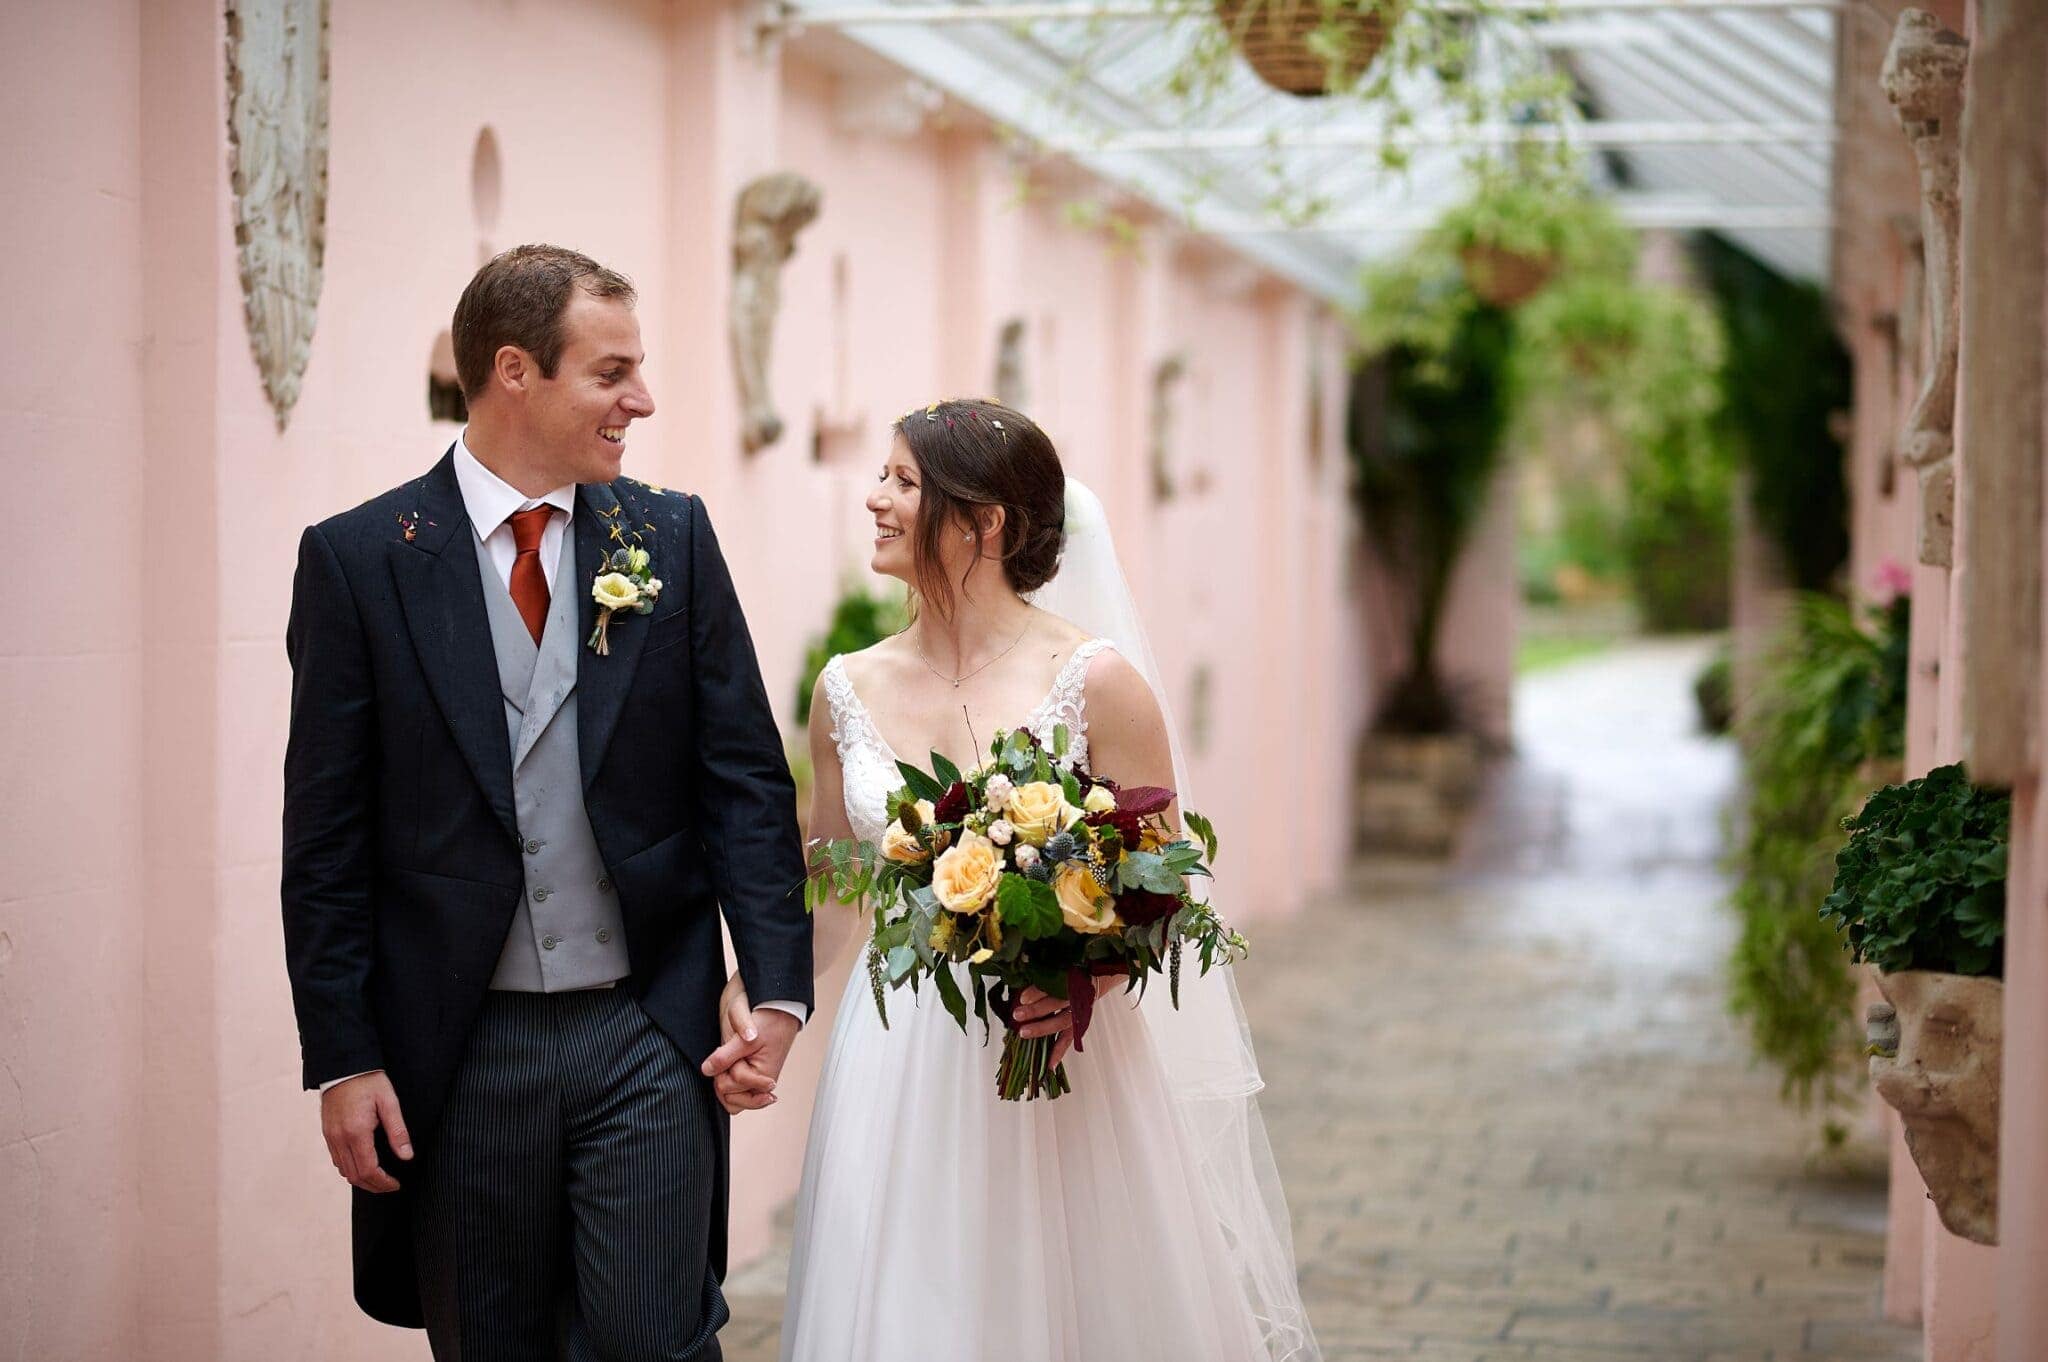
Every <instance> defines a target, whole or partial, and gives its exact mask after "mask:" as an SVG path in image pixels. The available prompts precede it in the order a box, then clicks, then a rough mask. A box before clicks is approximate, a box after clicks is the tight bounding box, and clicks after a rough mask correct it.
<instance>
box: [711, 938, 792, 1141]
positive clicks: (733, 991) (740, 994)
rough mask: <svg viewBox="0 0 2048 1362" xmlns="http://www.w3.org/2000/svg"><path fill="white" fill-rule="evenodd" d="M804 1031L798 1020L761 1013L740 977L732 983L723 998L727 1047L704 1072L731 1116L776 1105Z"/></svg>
mask: <svg viewBox="0 0 2048 1362" xmlns="http://www.w3.org/2000/svg"><path fill="white" fill-rule="evenodd" d="M799 1029H800V1027H799V1025H798V1023H797V1019H796V1018H795V1017H793V1016H791V1015H790V1014H789V1013H787V1012H784V1011H782V1010H781V1009H780V1008H774V1007H764V1008H759V1009H756V1008H755V1007H754V1006H753V1005H752V1004H751V1003H749V1002H748V1000H747V990H746V985H744V984H743V983H741V982H740V976H739V974H738V972H737V971H735V972H734V974H733V976H732V978H730V979H728V980H727V981H726V984H725V991H724V992H722V993H721V994H719V995H718V1034H719V1039H720V1040H721V1042H722V1044H720V1045H719V1047H718V1048H717V1049H716V1050H714V1051H712V1052H711V1055H710V1057H709V1058H707V1059H706V1060H705V1061H704V1065H703V1069H704V1073H705V1074H706V1075H708V1076H709V1077H710V1079H711V1090H712V1092H714V1093H716V1094H717V1096H718V1103H719V1105H720V1106H722V1107H724V1108H725V1110H726V1112H727V1114H729V1115H738V1114H739V1113H740V1112H743V1111H758V1110H760V1109H761V1108H762V1107H767V1106H773V1105H774V1103H775V1083H776V1080H777V1079H778V1078H779V1077H780V1076H781V1074H782V1065H783V1062H784V1061H785V1060H787V1059H788V1058H789V1047H790V1045H791V1044H792V1043H793V1042H794V1041H795V1040H796V1033H797V1031H798V1030H799Z"/></svg>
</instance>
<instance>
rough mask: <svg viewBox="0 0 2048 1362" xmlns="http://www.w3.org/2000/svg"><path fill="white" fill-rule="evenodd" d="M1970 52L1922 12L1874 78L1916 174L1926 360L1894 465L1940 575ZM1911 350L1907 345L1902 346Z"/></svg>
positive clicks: (1947, 532) (1944, 562)
mask: <svg viewBox="0 0 2048 1362" xmlns="http://www.w3.org/2000/svg"><path fill="white" fill-rule="evenodd" d="M1969 60H1970V47H1969V44H1968V43H1967V42H1966V41H1965V40H1964V39H1963V38H1962V37H1961V36H1959V35H1958V34H1955V33H1952V32H1950V31H1949V30H1947V29H1945V28H1943V27H1942V26H1941V25H1940V23H1939V22H1937V21H1936V19H1935V18H1934V16H1933V15H1931V14H1929V13H1927V11H1925V10H1919V9H1908V10H1905V11H1904V12H1902V13H1901V14H1900V15H1899V23H1898V27H1897V28H1896V29H1895V30H1894V31H1893V33H1892V41H1891V46H1890V47H1889V48H1888V49H1886V51H1885V54H1884V71H1883V75H1882V77H1881V79H1882V83H1883V85H1884V92H1885V97H1886V98H1888V99H1889V100H1891V102H1892V107H1893V108H1894V109H1895V110H1896V111H1897V113H1898V117H1899V126H1900V127H1901V128H1903V129H1904V130H1905V133H1906V140H1907V141H1908V142H1910V143H1911V144H1912V147H1913V159H1914V161H1915V162H1916V163H1917V164H1918V165H1919V167H1920V227H1921V237H1922V241H1923V243H1924V248H1925V252H1926V306H1927V311H1928V317H1929V323H1930V330H1931V331H1932V341H1933V345H1932V355H1931V358H1930V361H1929V363H1928V365H1927V368H1926V371H1925V374H1924V376H1923V378H1922V381H1921V387H1920V396H1919V397H1918V398H1917V399H1916V400H1915V401H1914V403H1913V410H1912V413H1911V415H1909V416H1908V417H1907V418H1906V427H1905V429H1904V430H1903V431H1901V432H1900V435H1899V445H1898V450H1899V457H1900V458H1902V459H1904V460H1905V462H1907V463H1908V464H1910V465H1912V466H1913V467H1914V468H1917V469H1919V470H1920V561H1921V562H1923V563H1931V564H1934V565H1936V566H1938V567H1948V566H1950V565H1951V564H1952V562H1953V561H1954V548H1955V485H1956V484H1955V461H1954V454H1955V406H1956V354H1957V347H1958V333H1957V327H1956V303H1957V271H1956V244H1957V237H1958V234H1959V228H1960V224H1961V202H1962V200H1961V187H1960V178H1961V166H1962V113H1963V76H1964V74H1965V72H1966V71H1967V69H1968V67H1969ZM1902 339H1903V340H1904V341H1905V343H1906V344H1909V345H1910V344H1913V343H1914V341H1915V338H1914V337H1913V336H1910V335H1908V336H1905V337H1903V338H1902Z"/></svg>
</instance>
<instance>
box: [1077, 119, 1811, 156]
mask: <svg viewBox="0 0 2048 1362" xmlns="http://www.w3.org/2000/svg"><path fill="white" fill-rule="evenodd" d="M1836 136H1837V130H1836V129H1835V127H1834V126H1833V125H1832V124H1829V123H1802V122H1791V121H1786V122H1768V123H1736V122H1728V121H1725V120H1722V121H1710V120H1685V119H1675V120H1657V121H1652V120H1626V119H1599V120H1591V121H1588V122H1585V123H1578V124H1573V125H1570V126H1568V127H1530V126H1528V125H1522V124H1512V123H1485V124H1478V125H1459V124H1446V125H1444V126H1442V127H1421V128H1415V127H1410V128H1401V129H1391V130H1390V129H1387V128H1383V127H1376V126H1371V125H1364V126H1354V125H1345V124H1331V125H1324V126H1322V127H1292V128H1190V129H1159V130H1155V131H1140V132H1126V133H1116V134H1112V135H1108V136H1105V137H1102V138H1100V139H1097V140H1092V141H1091V140H1089V139H1087V138H1081V137H1073V138H1061V139H1055V140H1053V141H1050V142H1047V143H1044V144H1043V145H1045V146H1046V147H1048V148H1049V149H1051V150H1055V151H1079V150H1088V151H1095V152H1102V153H1110V154H1115V153H1125V154H1133V153H1144V152H1158V151H1246V152H1265V151H1277V150H1294V149H1297V148H1299V149H1307V150H1318V149H1340V148H1368V149H1373V150H1378V149H1382V148H1389V149H1401V150H1416V149H1420V148H1423V147H1464V146H1486V145H1510V144H1513V143H1516V142H1521V141H1536V142H1565V143H1569V144H1570V145H1572V146H1579V147H1648V146H1691V147H1711V146H1742V147H1749V146H1776V145H1811V146H1825V145H1827V144H1828V143H1831V142H1833V141H1834V140H1835V139H1836Z"/></svg>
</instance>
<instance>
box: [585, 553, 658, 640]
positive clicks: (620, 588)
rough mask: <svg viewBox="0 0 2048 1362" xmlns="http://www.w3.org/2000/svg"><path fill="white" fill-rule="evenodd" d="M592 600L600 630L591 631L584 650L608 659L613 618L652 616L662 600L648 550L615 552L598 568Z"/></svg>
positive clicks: (592, 590) (592, 586)
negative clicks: (623, 613) (626, 614)
mask: <svg viewBox="0 0 2048 1362" xmlns="http://www.w3.org/2000/svg"><path fill="white" fill-rule="evenodd" d="M590 599H591V600H593V601H595V602H597V627H596V628H595V629H592V630H591V631H590V641H589V642H588V643H587V644H586V645H585V646H586V647H590V648H595V649H596V650H597V655H598V656H599V657H609V656H611V651H612V649H611V640H610V638H609V637H608V631H609V630H610V628H611V622H612V616H613V615H616V614H618V613H619V612H620V611H622V610H627V611H631V612H632V613H633V614H636V615H649V614H652V613H654V603H655V602H656V601H657V600H659V599H661V578H659V577H657V576H655V575H654V573H653V570H652V560H651V559H650V558H649V556H648V553H647V550H646V549H643V548H638V547H633V546H628V547H626V548H622V549H614V550H613V551H612V556H611V557H609V558H607V559H605V560H604V562H603V563H601V564H600V565H599V566H598V570H597V580H596V581H594V582H592V583H591V584H590Z"/></svg>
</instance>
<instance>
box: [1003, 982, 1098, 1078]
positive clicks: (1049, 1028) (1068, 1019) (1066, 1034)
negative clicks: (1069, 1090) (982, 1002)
mask: <svg viewBox="0 0 2048 1362" xmlns="http://www.w3.org/2000/svg"><path fill="white" fill-rule="evenodd" d="M1087 988H1088V990H1089V992H1091V993H1093V992H1095V991H1096V982H1095V980H1094V978H1093V977H1090V978H1089V980H1088V983H1087ZM1011 1016H1013V1017H1014V1018H1016V1021H1017V1034H1018V1035H1019V1036H1022V1037H1023V1038H1024V1039H1026V1040H1035V1039H1036V1038H1038V1037H1039V1036H1058V1037H1059V1040H1058V1042H1057V1043H1055V1044H1054V1045H1053V1047H1052V1059H1051V1061H1050V1065H1049V1067H1051V1066H1057V1065H1058V1064H1059V1062H1060V1061H1061V1060H1063V1059H1065V1058H1066V1057H1067V1051H1069V1050H1071V1049H1073V1048H1074V1036H1073V1029H1072V1028H1073V1025H1074V1009H1073V1004H1072V1003H1071V1002H1069V1001H1068V1000H1067V999H1065V998H1055V997H1053V996H1052V995H1051V994H1050V993H1047V992H1046V991H1045V990H1044V989H1042V988H1027V989H1025V990H1024V991H1023V992H1022V993H1019V994H1018V995H1017V1009H1016V1011H1015V1012H1013V1013H1011Z"/></svg>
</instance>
